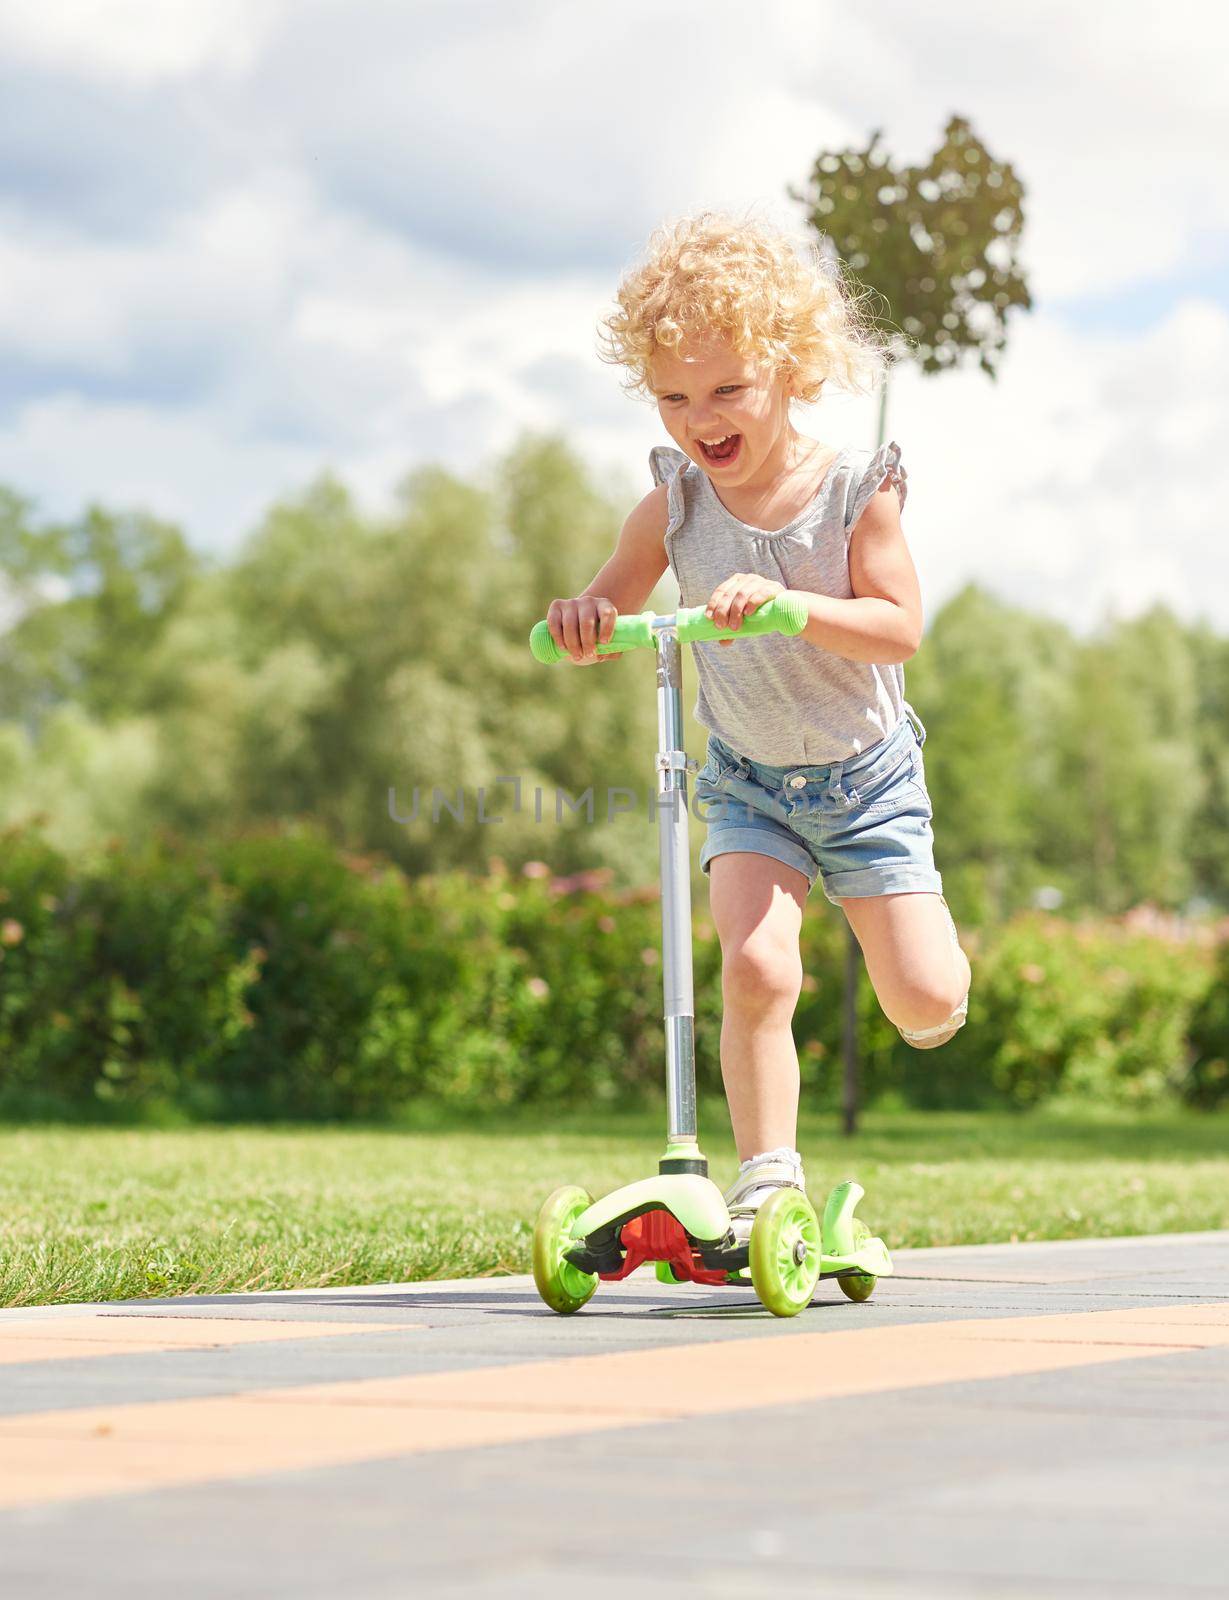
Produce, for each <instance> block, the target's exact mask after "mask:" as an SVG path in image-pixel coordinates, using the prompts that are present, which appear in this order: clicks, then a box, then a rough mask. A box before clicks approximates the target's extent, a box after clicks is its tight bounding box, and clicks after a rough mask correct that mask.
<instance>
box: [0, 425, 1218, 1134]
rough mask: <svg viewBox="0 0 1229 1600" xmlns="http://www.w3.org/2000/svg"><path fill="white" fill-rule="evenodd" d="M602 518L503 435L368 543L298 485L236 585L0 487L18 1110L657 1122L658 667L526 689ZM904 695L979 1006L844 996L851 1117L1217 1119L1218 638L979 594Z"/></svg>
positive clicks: (819, 957) (365, 517)
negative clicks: (533, 1104) (927, 1027)
mask: <svg viewBox="0 0 1229 1600" xmlns="http://www.w3.org/2000/svg"><path fill="white" fill-rule="evenodd" d="M619 501H620V496H619V495H618V494H614V493H609V492H606V491H604V490H603V489H601V488H600V487H598V486H597V485H596V484H595V483H594V482H593V481H592V479H591V477H590V476H589V474H588V473H587V472H586V470H585V467H584V465H583V463H582V462H581V461H579V460H578V459H577V457H576V456H575V455H574V453H573V452H572V451H571V450H570V449H569V448H568V446H567V444H566V442H565V441H564V440H562V439H560V438H558V437H554V436H547V437H542V436H534V435H526V436H525V437H523V438H522V439H521V440H520V441H518V443H517V445H516V447H515V448H514V449H512V450H511V451H510V452H509V454H508V456H507V458H506V459H505V460H502V461H497V462H495V463H493V465H492V467H491V468H490V470H489V471H487V472H486V473H484V474H482V475H481V481H475V482H465V481H462V480H461V479H459V478H457V477H456V476H454V475H452V474H451V473H449V472H447V471H445V470H443V469H442V468H439V467H429V468H424V469H421V470H419V471H417V472H415V473H414V474H413V475H412V476H411V477H410V478H409V479H408V480H407V481H406V483H405V484H404V486H403V488H402V490H401V493H400V496H399V499H398V502H397V504H396V506H395V508H394V509H393V511H392V512H391V513H390V514H388V515H384V516H377V515H372V514H370V513H368V512H365V511H363V510H362V509H360V508H359V506H358V505H357V504H356V503H355V501H354V499H353V498H352V497H351V495H350V494H349V493H348V492H347V491H346V489H345V488H344V487H343V486H342V485H341V484H339V483H337V482H335V481H333V480H331V479H328V478H324V479H321V480H320V481H318V482H316V483H315V484H313V485H312V486H311V487H310V488H308V489H307V490H306V492H304V493H302V494H301V495H298V496H295V497H292V498H290V499H287V500H286V501H284V502H282V503H280V504H277V505H275V506H274V507H273V508H272V509H271V510H270V511H269V513H268V515H267V516H266V517H265V518H264V520H263V522H262V524H261V525H260V526H259V527H258V528H257V529H256V530H255V532H254V533H253V534H252V535H251V537H250V538H249V539H248V540H247V541H246V543H245V544H244V545H243V546H241V547H240V549H239V550H238V551H237V553H236V555H235V556H234V558H233V559H232V560H230V561H229V562H226V563H219V562H216V561H211V560H208V559H206V558H205V557H204V556H202V555H201V554H200V553H198V552H196V551H195V550H193V549H192V547H190V546H189V544H188V543H187V542H186V540H185V539H184V537H183V535H182V533H181V532H180V531H179V530H178V529H176V528H174V527H172V526H170V525H168V524H166V523H164V522H161V521H159V520H157V519H155V518H153V517H149V516H146V515H143V514H140V513H119V512H114V511H108V510H106V509H103V508H101V507H91V508H90V509H88V510H87V511H86V512H85V513H84V515H83V516H82V517H81V518H80V519H79V520H78V521H76V522H74V523H72V524H68V525H60V524H51V523H47V522H43V521H40V520H39V518H38V517H37V516H36V515H35V513H34V511H33V510H32V508H31V507H30V506H29V505H27V504H25V503H24V502H23V501H22V500H21V499H20V498H19V497H17V496H15V495H13V494H10V493H0V570H3V572H4V573H5V574H6V577H7V580H8V591H9V593H8V603H9V618H10V620H9V621H8V625H7V626H6V627H5V629H4V631H3V632H0V829H3V832H2V833H0V1111H2V1110H5V1109H8V1110H10V1111H14V1112H17V1111H20V1110H21V1109H22V1108H25V1109H26V1110H29V1109H30V1108H31V1107H35V1108H38V1107H46V1108H48V1109H55V1110H57V1111H58V1112H62V1111H63V1110H64V1109H65V1108H66V1107H69V1106H78V1107H82V1108H92V1109H93V1111H94V1112H95V1113H97V1112H100V1111H102V1112H105V1111H106V1110H107V1108H108V1107H114V1108H125V1107H127V1108H131V1107H133V1106H142V1105H144V1106H154V1107H157V1106H163V1107H167V1106H169V1107H174V1108H177V1110H178V1111H179V1112H182V1113H187V1114H191V1115H201V1116H234V1115H243V1116H265V1115H269V1116H313V1117H315V1116H320V1117H324V1116H368V1115H375V1114H381V1113H383V1112H385V1111H387V1110H389V1109H390V1108H393V1107H396V1106H399V1105H402V1104H405V1103H407V1102H410V1101H415V1100H422V1099H424V1098H425V1099H435V1100H438V1101H443V1102H450V1103H456V1104H461V1105H478V1104H496V1105H498V1104H503V1103H512V1102H517V1101H525V1100H530V1101H532V1100H534V1099H538V1098H553V1099H559V1100H561V1101H566V1100H568V1099H574V1100H579V1099H587V1098H592V1097H593V1096H596V1097H597V1099H598V1100H599V1101H603V1100H604V1101H609V1102H612V1103H613V1102H616V1101H624V1100H628V1099H636V1098H637V1097H643V1096H646V1095H652V1094H655V1093H657V1092H658V1090H659V1087H660V1082H661V1060H660V1056H661V1048H662V1046H661V1028H660V1011H661V998H660V970H659V968H658V966H657V950H658V941H659V929H658V919H659V910H658V905H657V888H656V885H657V839H656V830H655V825H654V823H653V820H652V817H651V813H650V810H649V803H648V802H649V796H650V794H651V793H652V790H653V783H652V755H653V751H654V749H655V744H656V700H655V693H654V689H653V670H652V662H651V659H650V658H649V657H648V656H646V655H643V654H639V653H638V654H634V655H627V656H624V657H623V658H622V660H621V661H620V662H619V663H617V664H612V665H606V666H597V667H590V668H584V669H576V668H574V667H571V666H569V665H566V664H564V665H561V666H559V667H558V668H556V669H544V668H542V667H539V666H538V665H537V664H536V663H535V662H534V661H533V659H532V657H531V656H530V653H529V650H528V644H527V640H528V633H529V629H530V627H531V625H532V623H533V622H534V621H535V620H536V619H537V618H538V617H539V616H541V615H542V614H543V613H544V612H545V610H546V607H547V605H548V603H549V601H550V600H551V599H552V598H553V597H554V596H555V595H567V594H575V593H577V592H579V591H580V590H581V589H582V588H583V587H584V586H585V585H586V584H587V583H588V582H589V581H590V580H591V578H592V576H593V574H594V572H596V571H597V570H598V568H599V567H600V566H601V564H602V563H603V561H604V560H605V559H606V557H607V556H608V554H609V552H610V549H611V548H612V546H613V543H614V540H615V538H616V535H617V532H618V527H619V524H620V521H621V512H620V510H619ZM650 603H651V604H652V605H654V607H655V608H656V609H659V610H666V609H670V608H672V607H673V605H674V604H675V603H676V596H675V593H674V591H673V585H672V582H671V580H670V579H669V578H666V579H664V580H663V584H662V586H661V588H660V589H659V591H658V592H657V593H656V594H655V595H654V596H653V597H652V600H651V602H650ZM906 674H907V680H908V692H909V698H910V700H911V702H912V703H913V704H914V705H915V706H916V708H917V709H918V711H919V713H920V715H921V716H922V719H923V721H924V722H925V723H926V726H927V729H928V733H929V738H928V741H927V745H926V766H927V774H928V779H929V785H930V791H931V795H932V798H933V801H934V807H935V816H936V856H937V860H938V864H939V866H940V869H941V870H942V872H943V874H944V879H945V887H946V890H947V894H948V898H949V901H950V903H951V904H952V906H953V909H954V910H955V912H956V915H957V918H958V920H959V921H960V923H961V925H962V928H964V929H965V930H966V943H967V944H968V945H969V947H970V950H971V954H972V955H973V957H974V965H975V972H976V975H977V977H976V982H975V984H974V990H973V1000H972V1008H971V1012H970V1026H969V1027H968V1028H967V1029H966V1030H965V1031H964V1032H963V1033H961V1034H960V1035H958V1036H957V1038H956V1039H955V1040H954V1041H953V1042H952V1043H951V1044H950V1045H948V1046H947V1047H945V1049H944V1050H942V1051H939V1052H928V1053H925V1054H918V1053H916V1052H912V1051H909V1050H908V1049H907V1048H906V1047H904V1046H903V1045H902V1044H901V1042H900V1040H899V1037H898V1036H897V1035H896V1033H895V1030H894V1029H892V1028H890V1026H889V1025H888V1024H887V1023H886V1022H885V1021H884V1019H883V1017H882V1015H881V1014H880V1012H879V1009H878V1006H877V1005H876V1003H875V1001H874V998H873V995H872V994H871V993H870V990H869V986H867V985H865V981H864V980H863V983H864V987H863V992H862V995H861V997H860V1002H859V1003H860V1015H861V1035H862V1038H861V1046H862V1050H863V1056H864V1060H865V1063H866V1091H867V1096H868V1099H870V1100H872V1101H873V1100H875V1099H878V1100H880V1101H881V1102H882V1101H885V1100H886V1101H889V1102H890V1101H892V1100H893V1099H895V1100H897V1101H899V1102H904V1103H909V1104H917V1105H932V1104H933V1105H975V1104H1005V1105H1010V1106H1027V1105H1033V1104H1037V1103H1040V1102H1042V1101H1044V1100H1047V1099H1052V1098H1055V1097H1058V1098H1062V1097H1064V1096H1072V1095H1075V1096H1084V1097H1091V1098H1096V1099H1101V1100H1111V1101H1119V1102H1126V1103H1130V1104H1143V1103H1148V1102H1151V1101H1155V1100H1157V1099H1158V1098H1172V1097H1178V1098H1181V1099H1183V1100H1186V1101H1188V1102H1190V1103H1193V1104H1196V1105H1213V1104H1216V1103H1218V1102H1219V1101H1220V1100H1221V1099H1222V1098H1223V1097H1224V1096H1225V1094H1226V1093H1229V1066H1227V1062H1229V1013H1226V1010H1225V1001H1224V995H1225V993H1226V990H1227V987H1229V960H1227V959H1226V955H1225V952H1226V950H1229V946H1227V945H1226V944H1224V943H1223V942H1222V941H1221V939H1220V937H1219V936H1220V935H1221V934H1223V930H1224V926H1225V925H1224V923H1223V922H1220V923H1218V921H1217V919H1218V918H1221V917H1223V916H1224V914H1225V912H1226V909H1227V907H1229V826H1227V824H1229V640H1226V639H1222V638H1219V637H1217V636H1216V635H1215V634H1214V633H1213V632H1212V631H1211V630H1210V629H1209V628H1207V627H1206V626H1202V625H1190V624H1185V623H1183V622H1181V621H1179V620H1178V619H1177V618H1176V617H1175V616H1173V615H1172V614H1171V613H1170V612H1168V611H1167V610H1165V609H1164V608H1161V607H1158V608H1156V609H1154V610H1152V611H1150V612H1148V613H1147V614H1145V615H1142V616H1138V617H1134V618H1131V619H1128V620H1114V619H1107V621H1106V622H1105V623H1104V625H1103V626H1102V627H1101V628H1100V630H1099V631H1098V632H1097V633H1095V634H1094V635H1092V636H1090V637H1086V638H1082V637H1076V636H1073V635H1072V634H1071V632H1070V631H1069V630H1068V629H1066V628H1065V627H1064V626H1063V625H1062V624H1060V623H1058V622H1056V621H1053V620H1051V619H1048V618H1046V617H1043V616H1037V615H1031V614H1029V613H1027V612H1024V611H1022V610H1019V609H1017V608H1015V607H1013V606H1012V605H1011V604H1010V603H1009V602H1007V601H1006V600H1004V599H1001V598H996V597H994V596H992V595H990V594H988V593H986V592H984V591H983V590H981V589H978V588H975V587H969V588H966V589H964V590H963V591H962V592H960V593H958V594H956V595H954V596H953V597H952V598H951V599H949V600H948V601H947V602H946V604H944V605H943V606H942V607H940V608H938V610H937V611H936V612H935V613H934V614H933V615H932V616H931V617H930V619H929V625H928V628H927V632H926V636H925V639H924V642H923V644H922V647H921V649H920V650H919V652H918V653H917V655H916V656H915V657H914V658H913V659H912V660H911V661H910V662H909V663H908V666H907V668H906ZM688 677H689V687H688V689H687V693H686V700H687V711H688V714H690V708H691V703H692V701H693V699H694V688H693V687H692V686H693V685H694V678H693V677H692V676H691V675H690V674H688ZM688 744H689V749H690V750H691V752H692V753H693V754H695V755H702V753H703V747H704V736H703V730H702V729H700V728H699V727H698V726H696V725H694V724H692V725H691V726H690V727H689V735H688ZM516 780H519V783H520V807H519V810H517V809H516V807H515V799H516V794H515V787H514V784H515V781H516ZM620 789H622V790H624V791H625V795H624V799H623V801H622V802H616V803H617V804H618V803H624V804H631V805H634V808H635V809H634V810H633V811H631V812H630V813H629V814H625V815H620V816H617V817H615V819H614V820H613V821H608V820H607V796H608V793H609V792H610V791H612V790H620ZM535 790H541V793H542V800H541V807H540V814H541V820H540V821H539V820H537V817H536V816H535ZM589 790H592V793H593V800H594V810H593V820H592V822H590V821H589V820H588V817H587V816H586V814H585V812H584V810H583V809H581V810H579V811H573V810H572V809H570V804H575V803H576V802H577V801H578V800H579V799H581V798H582V797H583V796H584V794H585V792H586V791H589ZM415 791H417V815H416V816H414V806H415ZM479 791H482V792H483V795H484V807H485V813H486V816H487V818H488V819H490V818H492V817H500V818H502V820H501V821H498V822H495V821H491V820H487V821H483V820H480V818H479V813H478V802H479ZM557 793H558V794H562V795H563V796H565V797H567V802H570V804H569V803H565V804H564V805H563V809H562V816H561V818H560V819H558V820H557V817H556V795H557ZM433 796H438V797H439V803H438V804H437V805H436V806H435V807H434V810H435V811H436V812H437V816H436V817H435V819H433V815H432V813H433ZM411 816H414V820H409V821H407V820H404V819H406V818H409V817H411ZM398 819H403V820H398ZM702 833H703V828H702V825H701V824H699V823H696V824H695V825H694V826H693V831H692V837H693V850H695V851H696V852H697V853H698V849H699V844H700V841H701V836H702ZM693 884H694V888H695V894H696V913H697V930H696V987H697V1009H698V1015H697V1028H698V1055H699V1057H700V1076H701V1087H702V1088H703V1089H706V1090H712V1091H714V1092H716V1091H717V1090H718V1088H719V1083H718V1077H717V1067H716V1063H717V1054H718V1053H717V1039H718V1032H719V1021H720V1019H719V1009H720V978H719V952H718V950H717V946H716V941H715V939H714V938H713V935H712V929H711V924H709V922H708V920H707V888H706V885H705V883H704V880H703V878H702V875H701V874H700V873H699V871H698V869H697V870H696V871H695V872H694V873H693ZM813 904H815V905H816V909H815V910H814V911H813V912H812V914H811V915H810V916H808V918H807V921H806V935H805V937H806V940H807V941H808V942H809V949H807V950H805V951H804V956H805V960H806V971H807V975H808V976H807V988H806V989H805V990H804V994H803V997H802V1001H801V1003H800V1006H799V1010H798V1014H797V1018H796V1024H795V1033H796V1037H797V1039H798V1042H799V1053H800V1057H801V1059H802V1063H803V1071H804V1078H805V1079H806V1081H807V1082H808V1085H809V1089H808V1093H809V1095H810V1096H811V1101H812V1103H815V1104H823V1103H826V1101H825V1100H824V1096H825V1095H828V1094H831V1095H832V1096H833V1103H835V1081H836V1076H837V1074H836V1072H835V1070H834V1063H835V1056H836V1053H837V1051H838V1049H839V1045H838V1040H837V1038H836V1030H837V1028H838V1018H839V1009H840V1008H839V1003H838V998H837V995H838V985H839V981H840V970H841V956H840V944H839V938H840V934H841V928H840V923H839V919H838V918H837V917H836V916H835V915H832V914H829V913H828V911H827V908H826V906H821V905H819V904H818V902H813ZM1055 912H1057V913H1058V914H1057V915H1055V914H1054V913H1055Z"/></svg>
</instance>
